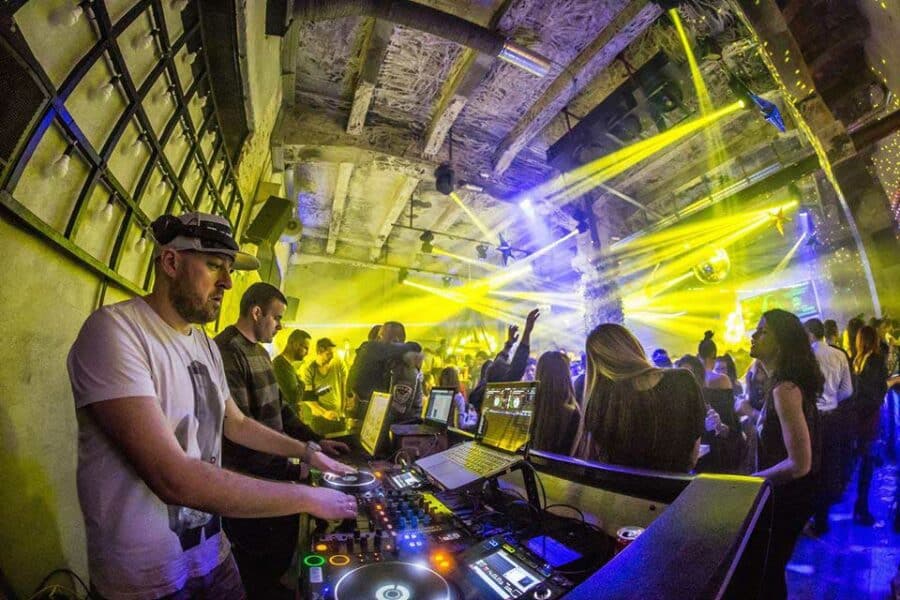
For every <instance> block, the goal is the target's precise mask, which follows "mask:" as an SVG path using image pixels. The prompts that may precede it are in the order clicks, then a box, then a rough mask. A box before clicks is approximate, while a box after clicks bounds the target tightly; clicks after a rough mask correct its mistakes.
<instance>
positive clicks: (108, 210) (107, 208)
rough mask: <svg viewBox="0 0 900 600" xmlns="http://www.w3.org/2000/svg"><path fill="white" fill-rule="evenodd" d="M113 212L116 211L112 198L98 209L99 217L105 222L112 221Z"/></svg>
mask: <svg viewBox="0 0 900 600" xmlns="http://www.w3.org/2000/svg"><path fill="white" fill-rule="evenodd" d="M113 212H115V211H114V210H113V201H112V200H110V201H109V202H107V203H106V204H105V205H104V206H103V208H101V209H100V210H99V211H98V213H97V218H98V219H100V221H101V222H103V223H112V218H113Z"/></svg>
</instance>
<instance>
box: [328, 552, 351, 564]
mask: <svg viewBox="0 0 900 600" xmlns="http://www.w3.org/2000/svg"><path fill="white" fill-rule="evenodd" d="M349 562H350V557H349V556H347V555H346V554H335V555H334V556H332V557H330V558H329V559H328V564H331V565H334V566H335V567H343V566H344V565H346V564H348V563H349Z"/></svg>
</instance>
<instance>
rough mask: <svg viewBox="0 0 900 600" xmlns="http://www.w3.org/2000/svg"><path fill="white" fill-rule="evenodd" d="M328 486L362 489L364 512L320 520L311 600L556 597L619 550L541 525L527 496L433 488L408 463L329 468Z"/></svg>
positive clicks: (310, 565)
mask: <svg viewBox="0 0 900 600" xmlns="http://www.w3.org/2000/svg"><path fill="white" fill-rule="evenodd" d="M320 485H323V486H327V487H331V488H334V489H338V490H341V491H343V492H345V493H348V494H353V495H355V496H356V498H357V501H358V506H359V512H358V515H357V518H356V519H349V520H345V521H342V522H340V523H335V522H326V521H317V525H316V527H315V529H314V530H313V531H312V532H311V547H310V551H309V552H308V553H306V554H305V555H304V556H303V559H302V568H301V590H302V597H303V598H310V599H314V600H345V599H359V598H374V599H376V600H412V599H415V598H427V599H447V600H465V599H469V598H479V599H490V598H501V599H505V598H519V597H521V598H533V599H535V600H553V599H555V598H559V597H561V596H563V595H564V594H565V593H566V592H567V591H568V590H569V589H571V588H572V587H573V586H574V585H576V584H577V583H578V582H579V581H581V580H582V579H584V578H585V577H587V576H588V575H589V574H590V573H591V572H593V571H594V570H596V569H597V568H599V567H600V566H602V564H603V563H605V562H606V560H608V558H609V556H608V554H610V553H611V552H607V550H608V548H611V546H606V545H604V544H602V543H601V544H600V546H601V547H602V551H600V552H599V553H597V552H592V551H590V550H586V549H585V548H583V547H577V546H578V544H579V543H580V544H584V541H585V539H586V537H587V536H585V535H584V533H585V532H584V531H577V532H575V535H570V537H571V539H572V540H575V539H576V538H577V540H579V541H577V542H575V543H573V542H572V541H567V539H566V534H565V532H563V531H562V530H561V529H559V527H556V529H553V528H552V527H551V530H552V531H553V533H552V535H550V534H547V531H550V530H548V529H545V528H544V529H535V527H537V524H536V519H535V515H533V514H532V512H531V511H533V510H534V509H532V508H529V507H528V506H527V505H526V503H525V502H523V501H521V500H516V499H513V500H512V501H510V500H509V499H508V498H507V500H506V501H503V502H501V501H498V500H497V499H496V498H493V499H488V500H486V499H485V498H482V497H480V496H477V495H474V496H473V495H471V494H466V493H446V492H435V491H431V490H430V486H428V485H427V483H426V482H425V480H424V478H422V477H421V476H419V475H418V474H417V473H416V472H415V471H414V470H412V469H409V468H402V469H401V468H397V469H391V470H387V471H384V472H378V473H373V472H369V471H359V472H358V473H353V474H351V475H344V476H338V475H332V474H324V475H323V477H322V480H321V482H320ZM516 514H518V517H519V518H518V519H517V518H516ZM551 521H552V519H549V518H548V523H542V525H548V524H550V522H551ZM566 522H568V523H570V524H571V523H572V521H571V520H569V519H567V520H566ZM516 523H518V525H517V524H516ZM523 524H524V525H523ZM556 525H558V523H557V524H556ZM571 527H574V528H575V529H578V528H579V527H580V525H578V524H572V525H571ZM570 533H571V532H570ZM594 536H595V537H596V538H602V537H603V534H601V533H599V532H596V533H594ZM572 546H576V548H575V549H573V548H572ZM560 557H562V559H561V558H560ZM573 564H574V565H576V566H578V567H579V568H578V569H576V570H574V571H573V570H572V569H571V565H573ZM563 569H565V570H563ZM573 572H574V573H575V575H574V576H573V575H572V573H573ZM579 574H581V576H579Z"/></svg>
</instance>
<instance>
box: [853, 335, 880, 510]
mask: <svg viewBox="0 0 900 600" xmlns="http://www.w3.org/2000/svg"><path fill="white" fill-rule="evenodd" d="M855 341H856V343H855V344H854V353H853V372H854V373H855V374H856V397H855V398H854V399H853V406H854V408H855V409H856V415H857V423H859V427H858V430H857V439H858V448H859V453H860V455H861V457H862V459H861V461H860V465H859V480H858V481H857V487H856V504H855V505H854V507H853V520H854V522H856V523H859V524H860V525H873V524H874V523H875V518H874V517H873V516H872V513H871V512H870V511H869V488H870V487H871V485H872V471H873V470H874V468H875V464H874V457H873V456H872V442H873V441H875V440H876V439H877V438H878V433H879V431H878V430H879V425H880V422H881V404H882V403H883V402H884V395H885V394H886V393H887V378H888V371H887V363H886V362H885V356H884V353H883V352H882V348H881V344H880V340H879V339H878V332H877V331H876V329H875V328H874V327H870V326H869V325H865V326H863V327H860V328H859V331H858V332H857V334H856V340H855Z"/></svg>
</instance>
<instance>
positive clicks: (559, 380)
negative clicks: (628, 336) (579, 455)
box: [531, 351, 581, 455]
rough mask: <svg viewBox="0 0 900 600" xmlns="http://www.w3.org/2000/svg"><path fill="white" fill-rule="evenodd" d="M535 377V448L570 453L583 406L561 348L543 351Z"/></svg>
mask: <svg viewBox="0 0 900 600" xmlns="http://www.w3.org/2000/svg"><path fill="white" fill-rule="evenodd" d="M535 379H536V380H537V381H539V382H540V384H539V387H538V393H537V396H536V397H535V406H534V422H535V429H534V438H533V439H532V443H531V446H532V448H534V449H535V450H546V451H547V452H554V453H556V454H563V455H570V454H572V451H573V448H574V445H575V441H576V439H575V436H576V434H577V433H578V423H579V422H580V420H581V410H580V409H579V408H578V403H577V402H576V401H575V388H574V387H573V386H572V378H571V374H570V371H569V359H568V357H566V355H565V354H563V353H562V352H556V351H551V352H544V353H543V354H542V355H541V357H540V359H538V361H537V368H536V369H535Z"/></svg>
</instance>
